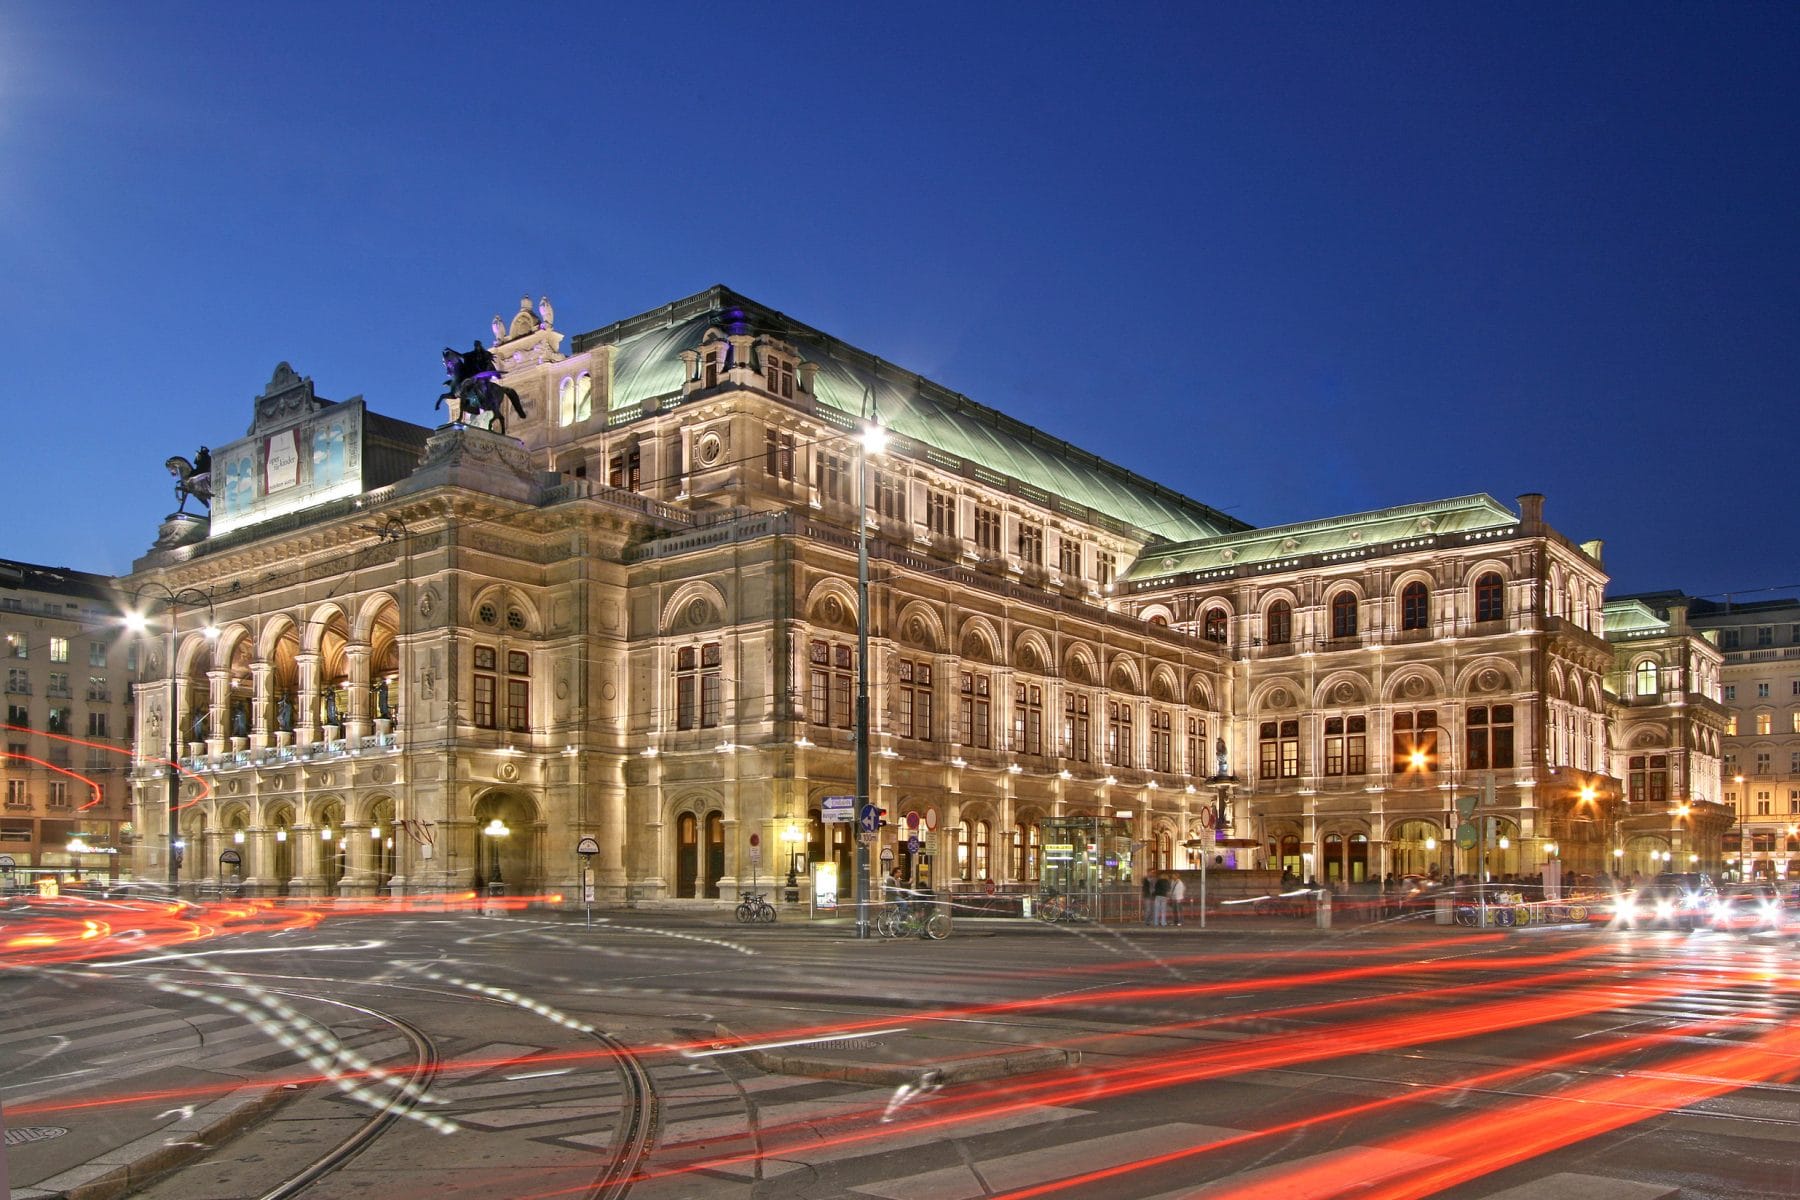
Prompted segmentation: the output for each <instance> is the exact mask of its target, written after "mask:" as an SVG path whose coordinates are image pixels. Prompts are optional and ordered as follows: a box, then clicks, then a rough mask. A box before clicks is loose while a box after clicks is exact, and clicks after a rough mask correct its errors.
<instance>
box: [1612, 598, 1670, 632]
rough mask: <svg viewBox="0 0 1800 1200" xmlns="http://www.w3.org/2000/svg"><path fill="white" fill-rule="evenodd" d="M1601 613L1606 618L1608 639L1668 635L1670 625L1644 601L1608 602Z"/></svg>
mask: <svg viewBox="0 0 1800 1200" xmlns="http://www.w3.org/2000/svg"><path fill="white" fill-rule="evenodd" d="M1600 613H1601V615H1602V616H1603V617H1605V618H1606V636H1607V637H1629V636H1631V635H1633V634H1639V635H1641V634H1645V633H1667V632H1668V631H1669V623H1668V622H1667V621H1665V620H1663V619H1662V618H1661V617H1659V616H1657V615H1656V610H1655V609H1653V608H1651V607H1650V606H1649V605H1648V604H1645V603H1644V602H1643V601H1642V600H1608V601H1607V602H1606V604H1605V605H1604V606H1603V607H1602V608H1601V610H1600Z"/></svg>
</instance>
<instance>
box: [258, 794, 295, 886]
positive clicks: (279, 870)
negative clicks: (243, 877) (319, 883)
mask: <svg viewBox="0 0 1800 1200" xmlns="http://www.w3.org/2000/svg"><path fill="white" fill-rule="evenodd" d="M268 824H269V833H268V837H269V842H270V846H269V878H268V879H267V880H265V881H264V885H265V886H266V887H267V889H268V890H269V891H271V892H273V893H274V894H275V895H277V896H285V895H287V893H288V885H289V883H290V882H291V881H292V880H293V878H294V843H293V841H292V838H293V827H294V810H293V809H291V808H288V807H286V806H283V807H281V808H277V809H276V810H275V811H274V812H273V813H271V814H270V815H269V819H268Z"/></svg>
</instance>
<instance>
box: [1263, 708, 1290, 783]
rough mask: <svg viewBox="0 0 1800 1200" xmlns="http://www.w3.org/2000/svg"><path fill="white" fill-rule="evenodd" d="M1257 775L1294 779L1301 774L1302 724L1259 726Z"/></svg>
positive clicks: (1267, 724) (1266, 724) (1266, 777)
mask: <svg viewBox="0 0 1800 1200" xmlns="http://www.w3.org/2000/svg"><path fill="white" fill-rule="evenodd" d="M1256 751H1257V754H1256V768H1257V775H1258V777H1259V778H1263V779H1294V778H1297V777H1298V776H1299V774H1300V722H1299V721H1264V722H1262V723H1261V724H1260V725H1258V726H1257V737H1256Z"/></svg>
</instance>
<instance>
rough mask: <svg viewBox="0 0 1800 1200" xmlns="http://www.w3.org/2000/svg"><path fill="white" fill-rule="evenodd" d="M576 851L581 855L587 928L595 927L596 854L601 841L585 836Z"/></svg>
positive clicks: (582, 892)
mask: <svg viewBox="0 0 1800 1200" xmlns="http://www.w3.org/2000/svg"><path fill="white" fill-rule="evenodd" d="M575 853H577V854H579V855H581V907H582V908H583V909H584V910H586V913H587V928H589V929H592V928H593V927H594V868H593V861H594V855H596V854H598V853H600V843H599V842H597V841H595V840H594V839H593V838H591V837H584V838H582V839H581V840H580V841H579V842H577V843H575Z"/></svg>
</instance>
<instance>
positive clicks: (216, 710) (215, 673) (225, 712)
mask: <svg viewBox="0 0 1800 1200" xmlns="http://www.w3.org/2000/svg"><path fill="white" fill-rule="evenodd" d="M206 682H207V690H208V692H209V697H208V706H207V717H206V752H207V753H208V754H223V753H225V747H226V745H227V744H229V740H230V737H231V729H230V728H229V726H230V723H231V671H230V670H229V669H228V668H226V667H214V668H213V669H212V670H210V671H208V672H207V673H206Z"/></svg>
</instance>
